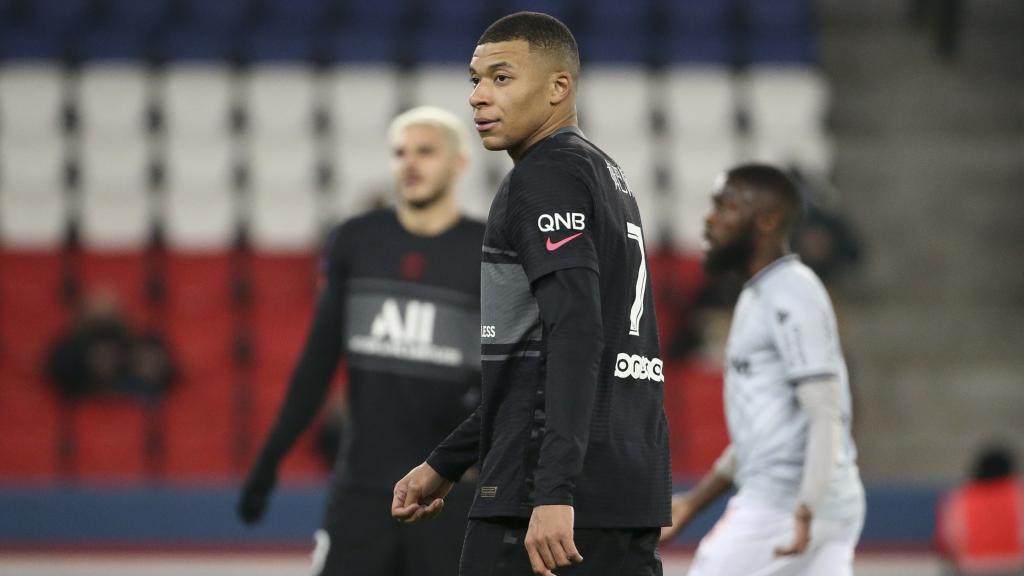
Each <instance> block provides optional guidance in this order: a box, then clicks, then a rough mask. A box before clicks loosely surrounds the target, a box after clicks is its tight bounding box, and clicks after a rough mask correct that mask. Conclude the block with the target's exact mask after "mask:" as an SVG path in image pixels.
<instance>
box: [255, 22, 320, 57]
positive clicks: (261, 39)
mask: <svg viewBox="0 0 1024 576" xmlns="http://www.w3.org/2000/svg"><path fill="white" fill-rule="evenodd" d="M314 38H315V35H314V34H313V31H312V30H310V29H309V28H304V27H293V26H264V27H260V28H253V29H250V30H247V31H246V35H245V37H244V38H243V40H242V44H241V46H242V60H243V61H245V62H250V63H256V62H259V63H276V64H296V65H297V64H303V63H309V62H311V61H312V60H313V57H314V55H315V50H314V48H315V45H314Z"/></svg>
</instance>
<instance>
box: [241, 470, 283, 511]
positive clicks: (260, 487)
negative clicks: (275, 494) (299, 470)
mask: <svg viewBox="0 0 1024 576" xmlns="http://www.w3.org/2000/svg"><path fill="white" fill-rule="evenodd" d="M275 484H277V467H276V466H273V465H269V464H263V463H257V464H256V465H255V466H253V469H252V471H250V472H249V475H248V476H247V477H246V479H245V484H243V485H242V493H241V495H239V497H238V505H237V506H236V510H237V512H238V517H239V518H241V519H242V521H243V522H245V523H246V524H255V523H257V522H259V521H260V520H261V519H262V518H263V514H264V513H265V512H266V511H267V500H268V499H269V497H270V492H271V491H272V490H273V489H274V485H275Z"/></svg>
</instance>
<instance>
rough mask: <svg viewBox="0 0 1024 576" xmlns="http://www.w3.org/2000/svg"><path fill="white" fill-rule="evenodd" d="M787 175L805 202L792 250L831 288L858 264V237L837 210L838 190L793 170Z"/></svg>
mask: <svg viewBox="0 0 1024 576" xmlns="http://www.w3.org/2000/svg"><path fill="white" fill-rule="evenodd" d="M791 174H792V176H793V177H794V178H795V179H796V180H797V182H798V183H799V185H800V191H801V193H802V194H803V197H804V198H805V199H806V205H805V206H804V212H803V215H802V216H801V218H800V225H799V226H798V227H797V229H796V232H795V233H794V236H793V249H794V250H795V251H796V252H797V254H799V255H800V259H801V260H802V261H803V262H804V264H806V265H807V266H809V267H810V268H811V270H814V273H815V274H817V275H818V277H820V278H821V280H822V282H824V283H825V284H826V285H831V284H832V283H833V282H835V281H836V280H837V279H838V278H839V276H841V275H842V273H843V272H845V271H846V270H849V269H850V268H852V267H853V266H856V265H857V264H858V263H859V262H860V258H861V242H860V238H858V237H857V234H856V232H855V230H854V229H853V226H852V225H851V224H850V222H849V220H848V219H847V218H845V217H844V216H843V215H842V214H841V212H840V210H839V209H838V206H837V205H838V197H839V191H838V190H836V189H835V188H834V187H833V186H832V185H831V184H829V183H828V181H826V180H821V179H816V178H811V177H808V176H807V175H805V174H801V173H800V172H799V171H797V170H792V171H791Z"/></svg>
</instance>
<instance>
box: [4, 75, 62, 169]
mask: <svg viewBox="0 0 1024 576" xmlns="http://www.w3.org/2000/svg"><path fill="white" fill-rule="evenodd" d="M64 100H65V87H64V74H63V72H61V70H60V69H59V68H58V67H57V66H56V65H53V64H45V63H40V62H32V63H25V64H14V63H11V64H6V65H4V66H3V67H2V68H0V139H2V140H3V141H6V142H14V141H17V142H18V143H21V144H24V143H28V142H30V141H35V140H42V141H46V142H50V141H53V140H55V139H57V138H60V137H61V130H62V122H63V112H64ZM0 160H2V159H0Z"/></svg>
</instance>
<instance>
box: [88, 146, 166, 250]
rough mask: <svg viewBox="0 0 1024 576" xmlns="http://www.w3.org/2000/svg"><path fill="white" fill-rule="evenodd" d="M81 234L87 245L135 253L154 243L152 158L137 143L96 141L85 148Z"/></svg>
mask: <svg viewBox="0 0 1024 576" xmlns="http://www.w3.org/2000/svg"><path fill="white" fill-rule="evenodd" d="M79 164H80V171H81V175H82V182H81V184H82V185H81V207H80V210H81V213H80V223H81V233H82V240H83V241H84V243H85V245H86V246H89V247H91V248H97V249H101V250H131V249H139V248H141V247H143V246H145V245H146V244H147V243H148V241H149V235H150V231H151V226H150V225H151V220H152V216H151V214H152V207H151V204H152V198H151V195H150V193H149V157H148V155H147V152H146V150H145V148H144V147H141V146H140V145H139V144H138V143H136V144H131V143H128V142H121V143H117V144H112V145H100V144H99V143H92V144H91V145H86V146H84V147H83V148H82V150H81V157H80V162H79Z"/></svg>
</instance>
